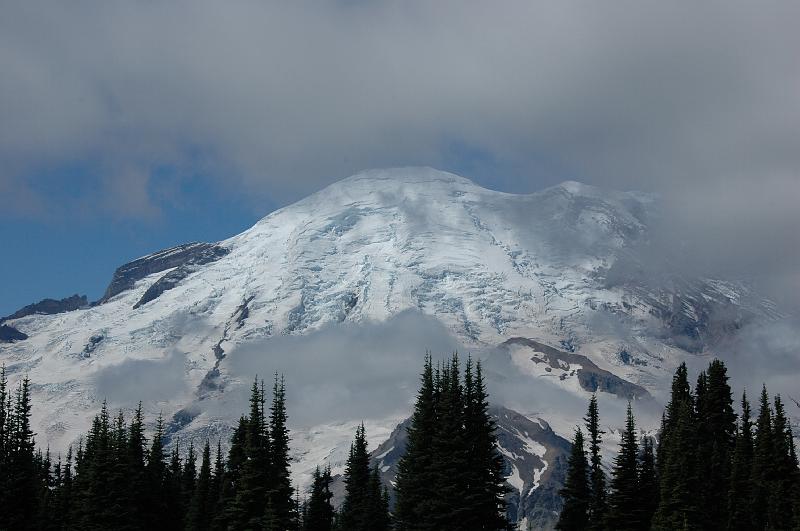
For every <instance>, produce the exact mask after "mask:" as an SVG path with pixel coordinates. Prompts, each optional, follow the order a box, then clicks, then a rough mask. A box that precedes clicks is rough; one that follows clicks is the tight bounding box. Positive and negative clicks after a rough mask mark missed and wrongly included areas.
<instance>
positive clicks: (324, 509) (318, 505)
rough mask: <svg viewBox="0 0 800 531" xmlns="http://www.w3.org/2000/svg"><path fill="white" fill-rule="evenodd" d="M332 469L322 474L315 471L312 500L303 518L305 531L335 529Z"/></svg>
mask: <svg viewBox="0 0 800 531" xmlns="http://www.w3.org/2000/svg"><path fill="white" fill-rule="evenodd" d="M330 487H331V469H330V468H329V467H326V468H325V469H324V470H323V471H322V472H320V470H319V467H317V468H316V470H314V476H313V480H312V483H311V492H310V498H309V500H308V502H307V503H306V505H305V511H304V517H303V529H304V531H331V530H332V529H333V515H334V510H333V506H332V505H331V498H333V493H331V489H330Z"/></svg>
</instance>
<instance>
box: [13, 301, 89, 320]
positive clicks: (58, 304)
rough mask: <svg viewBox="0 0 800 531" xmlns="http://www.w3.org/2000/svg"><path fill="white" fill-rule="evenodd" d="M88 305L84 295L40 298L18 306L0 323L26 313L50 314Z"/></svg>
mask: <svg viewBox="0 0 800 531" xmlns="http://www.w3.org/2000/svg"><path fill="white" fill-rule="evenodd" d="M88 305H89V301H88V300H87V299H86V295H78V294H75V295H72V296H71V297H65V298H63V299H60V300H56V299H42V300H40V301H39V302H35V303H33V304H29V305H27V306H25V307H23V308H20V309H19V310H17V311H16V312H14V313H12V314H11V315H8V316H6V317H3V318H0V323H2V322H4V321H10V320H11V319H21V318H22V317H27V316H28V315H37V314H38V315H52V314H56V313H63V312H71V311H72V310H77V309H79V308H85V307H86V306H88Z"/></svg>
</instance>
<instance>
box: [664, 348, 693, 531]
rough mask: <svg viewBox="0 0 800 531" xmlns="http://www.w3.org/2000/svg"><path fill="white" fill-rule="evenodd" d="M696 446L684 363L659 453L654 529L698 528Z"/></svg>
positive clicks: (674, 381) (675, 381)
mask: <svg viewBox="0 0 800 531" xmlns="http://www.w3.org/2000/svg"><path fill="white" fill-rule="evenodd" d="M702 380H703V379H701V381H702ZM697 446H698V445H697V423H696V418H695V411H694V397H693V396H692V394H691V391H690V389H689V380H688V372H687V370H686V365H685V364H681V365H680V367H678V370H677V371H676V373H675V376H674V377H673V379H672V397H671V400H670V402H669V404H668V405H667V409H666V413H665V416H664V422H663V425H662V430H661V435H660V440H659V447H658V452H657V457H658V472H659V474H658V476H659V483H660V488H659V491H660V496H659V505H658V509H657V510H656V513H655V515H654V517H653V528H654V529H664V530H672V529H682V528H688V529H697V528H698V520H699V514H698V511H699V507H698V505H697V503H698V501H699V500H698V481H699V478H698V469H697V462H696V451H697Z"/></svg>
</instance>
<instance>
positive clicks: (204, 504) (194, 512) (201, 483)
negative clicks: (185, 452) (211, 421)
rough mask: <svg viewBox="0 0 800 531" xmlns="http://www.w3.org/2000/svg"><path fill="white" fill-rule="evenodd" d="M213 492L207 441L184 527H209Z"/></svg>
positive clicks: (209, 449)
mask: <svg viewBox="0 0 800 531" xmlns="http://www.w3.org/2000/svg"><path fill="white" fill-rule="evenodd" d="M214 502H215V500H214V492H213V491H212V486H211V448H210V447H209V444H208V441H206V445H205V446H204V447H203V456H202V459H201V462H200V473H199V474H198V475H197V482H196V484H195V488H194V492H193V493H192V499H191V502H190V503H189V510H188V511H187V513H186V529H188V530H198V531H205V530H207V529H209V528H210V525H211V522H212V521H213V517H214V515H213V514H212V510H213V506H214Z"/></svg>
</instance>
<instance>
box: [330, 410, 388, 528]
mask: <svg viewBox="0 0 800 531" xmlns="http://www.w3.org/2000/svg"><path fill="white" fill-rule="evenodd" d="M378 482H379V484H380V480H378ZM344 485H345V496H344V502H343V503H342V509H341V514H340V518H341V525H342V528H344V529H347V530H349V531H370V530H373V529H375V530H377V529H379V527H380V522H377V521H376V520H377V519H378V516H379V515H377V514H376V513H375V510H376V507H378V506H379V504H380V502H379V501H377V500H375V499H374V496H375V495H376V493H374V492H372V491H371V490H370V467H369V454H368V453H367V439H366V433H365V431H364V425H363V424H361V425H360V426H359V427H358V428H357V429H356V435H355V438H354V440H353V443H352V444H351V445H350V454H349V456H348V458H347V465H346V466H345V471H344ZM377 498H378V500H380V498H381V492H380V488H379V487H378V492H377Z"/></svg>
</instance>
